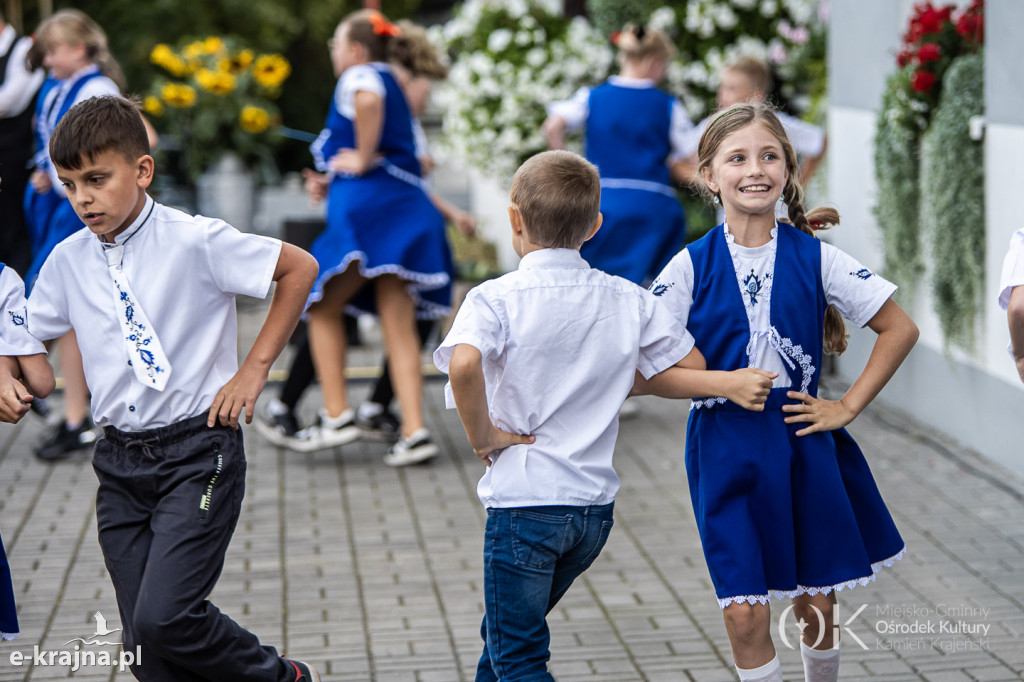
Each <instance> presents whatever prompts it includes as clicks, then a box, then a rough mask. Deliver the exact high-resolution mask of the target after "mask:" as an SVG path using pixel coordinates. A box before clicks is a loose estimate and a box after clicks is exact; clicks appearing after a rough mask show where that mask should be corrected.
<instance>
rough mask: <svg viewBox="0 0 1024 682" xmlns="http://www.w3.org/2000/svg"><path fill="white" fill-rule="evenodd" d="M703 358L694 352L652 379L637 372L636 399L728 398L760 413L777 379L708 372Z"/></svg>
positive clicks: (751, 372)
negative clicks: (642, 396) (646, 395)
mask: <svg viewBox="0 0 1024 682" xmlns="http://www.w3.org/2000/svg"><path fill="white" fill-rule="evenodd" d="M705 366H706V364H705V362H704V356H703V355H701V353H700V351H698V350H697V349H696V348H694V349H693V350H692V351H690V353H689V355H687V356H686V357H685V358H683V359H682V360H681V361H680V362H679V363H678V364H676V365H675V366H674V367H669V368H668V369H667V370H665V371H664V372H661V373H660V374H655V375H654V376H653V377H651V378H650V379H644V378H643V376H642V375H641V374H640V373H639V372H637V375H636V381H635V383H634V385H633V395H643V394H650V395H656V396H658V397H661V398H706V397H715V398H725V399H727V400H731V401H732V402H734V403H736V404H737V405H739V406H741V407H744V408H746V409H748V410H754V411H761V410H763V409H764V403H765V400H767V398H768V392H769V391H770V390H771V387H772V380H773V379H775V377H777V376H778V374H776V373H775V372H767V371H765V370H763V369H757V368H756V367H748V368H745V369H738V370H735V371H732V372H722V371H717V370H714V371H706V370H705V369H704V368H705Z"/></svg>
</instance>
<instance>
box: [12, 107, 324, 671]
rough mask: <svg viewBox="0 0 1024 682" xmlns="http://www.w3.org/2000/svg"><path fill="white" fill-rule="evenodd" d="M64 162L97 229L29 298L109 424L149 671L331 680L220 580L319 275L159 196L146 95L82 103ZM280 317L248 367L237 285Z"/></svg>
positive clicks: (133, 644)
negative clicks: (250, 463)
mask: <svg viewBox="0 0 1024 682" xmlns="http://www.w3.org/2000/svg"><path fill="white" fill-rule="evenodd" d="M50 157H51V159H52V160H53V163H54V165H55V166H56V168H57V172H58V176H59V178H60V181H61V182H62V183H63V186H64V189H65V190H66V191H67V196H68V200H69V201H70V202H71V204H72V206H73V207H74V209H75V213H76V214H77V215H78V217H79V218H80V219H81V220H82V222H84V223H85V225H86V227H85V229H82V230H80V231H78V232H76V233H75V234H73V235H72V236H70V237H68V238H67V239H65V240H64V241H63V242H61V243H60V244H59V245H58V246H57V247H56V248H55V249H54V250H53V252H52V253H51V255H50V256H49V258H48V259H47V261H46V263H44V265H43V267H42V269H41V271H40V274H39V278H38V280H37V281H36V285H35V287H34V289H33V291H32V296H31V297H30V298H29V302H28V329H29V331H30V333H31V334H32V335H34V336H35V337H37V338H39V339H41V340H46V339H52V338H57V337H59V336H62V335H63V334H65V333H67V332H68V331H70V330H72V329H73V330H75V331H76V332H77V335H78V342H79V346H80V348H81V350H82V359H83V365H84V368H85V375H86V380H87V383H88V385H89V387H90V388H91V389H92V413H93V415H94V416H95V418H96V421H97V423H98V424H100V425H102V426H104V427H105V431H104V438H102V439H100V440H99V441H97V443H96V448H95V452H94V455H93V468H94V469H95V471H96V476H97V478H98V479H99V489H98V491H97V495H96V516H97V521H98V530H99V541H100V547H101V548H102V550H103V556H104V559H105V561H106V566H107V570H108V572H109V573H110V577H111V581H112V582H113V584H114V590H115V592H116V595H117V603H118V609H119V610H120V614H121V625H122V627H123V633H122V642H123V646H124V649H125V650H126V651H132V652H133V653H137V655H136V660H135V664H134V665H133V666H132V673H133V674H134V675H135V676H136V677H137V678H138V679H140V680H152V681H158V682H165V681H166V682H180V681H181V680H228V679H260V680H276V681H279V682H285V681H288V682H292V681H293V680H294V681H301V682H314V681H315V682H318V681H319V680H320V677H319V675H318V674H317V672H316V670H315V669H313V668H312V667H311V666H309V665H307V664H305V663H301V662H299V661H293V660H290V659H285V658H281V657H280V656H278V655H277V652H276V651H275V650H274V649H273V647H269V646H262V645H261V644H260V642H259V640H258V639H257V638H256V636H255V635H254V634H252V633H250V632H248V631H247V630H245V629H243V628H242V627H241V626H239V625H238V624H237V623H235V622H234V621H233V620H231V619H230V618H228V617H227V616H226V615H225V614H222V613H221V612H220V611H219V610H218V609H217V607H216V606H214V605H213V604H212V603H210V602H209V601H208V600H207V599H206V597H207V595H208V594H209V593H210V591H211V590H212V589H213V587H214V584H215V583H216V580H217V577H218V576H219V574H220V571H221V568H222V567H223V565H224V555H225V553H226V551H227V548H228V544H229V542H230V540H231V535H232V533H233V532H234V528H235V524H236V523H237V521H238V516H239V512H240V510H241V502H242V496H243V491H244V486H245V455H244V452H243V449H242V434H241V431H240V430H238V418H239V416H240V414H241V412H242V410H243V409H244V410H245V418H246V422H247V423H249V422H251V421H252V415H253V407H254V405H255V403H256V399H257V397H258V396H259V394H260V391H261V390H262V389H263V386H264V384H265V383H266V380H267V373H268V371H269V369H270V365H271V363H272V362H273V361H274V359H275V358H276V357H277V355H278V354H279V353H280V352H281V350H282V348H283V347H284V344H285V342H286V340H287V339H288V336H289V335H290V334H291V332H292V330H293V329H294V327H295V324H296V322H297V321H298V318H299V315H300V314H301V312H302V309H303V306H304V304H305V300H306V296H307V295H308V293H309V290H310V288H311V286H312V284H313V280H314V279H315V277H316V272H317V266H316V262H315V261H314V260H313V258H312V257H311V256H310V255H309V254H307V253H306V252H304V251H302V250H301V249H299V248H297V247H294V246H291V245H289V244H282V243H281V242H280V241H278V240H276V239H269V238H266V237H260V236H256V235H247V234H242V233H240V232H238V231H237V230H235V229H234V228H232V227H231V226H229V225H227V224H225V223H224V222H222V221H220V220H216V219H208V218H202V217H192V216H189V215H186V214H184V213H181V212H180V211H176V210H174V209H171V208H168V207H166V206H162V205H160V204H157V203H155V202H154V201H153V200H152V199H151V198H150V197H149V196H148V195H147V194H146V188H147V187H148V186H149V185H150V183H151V182H152V180H153V175H154V165H153V157H152V156H150V155H149V141H148V139H147V136H146V130H145V127H144V126H143V123H142V118H141V116H140V114H139V109H138V105H137V104H135V103H132V102H129V101H126V100H123V99H120V98H115V97H98V98H92V99H89V100H86V101H84V102H81V103H79V104H77V105H75V106H74V107H73V108H72V109H71V110H70V111H69V112H68V113H67V114H66V115H65V116H64V118H63V119H62V120H61V122H60V123H59V125H58V126H57V128H56V130H55V131H54V133H53V136H52V137H51V139H50ZM272 281H274V282H277V287H276V289H275V290H274V296H273V299H272V300H271V304H270V309H269V311H268V312H267V317H266V320H265V321H264V323H263V327H262V329H261V330H260V333H259V335H258V336H257V338H256V341H255V342H254V343H253V347H252V349H251V350H250V352H249V354H248V355H247V356H246V358H245V360H244V362H242V365H241V367H239V366H238V365H237V355H236V345H237V344H236V314H235V296H237V295H248V296H255V297H259V298H263V297H265V296H266V294H267V292H268V290H269V288H270V284H271V282H272Z"/></svg>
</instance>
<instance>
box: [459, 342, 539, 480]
mask: <svg viewBox="0 0 1024 682" xmlns="http://www.w3.org/2000/svg"><path fill="white" fill-rule="evenodd" d="M448 378H449V380H450V381H451V384H452V394H453V395H454V396H455V406H456V407H457V408H458V410H459V419H461V420H462V426H463V427H464V428H465V429H466V436H467V437H468V438H469V445H470V446H471V447H472V448H473V454H474V455H476V456H477V457H479V458H480V460H481V461H482V462H484V463H485V464H487V465H490V464H491V461H492V460H491V457H492V456H493V455H497V454H498V453H499V452H500V451H502V450H504V449H505V448H507V447H509V446H512V445H523V444H529V443H532V442H533V441H534V437H533V436H524V435H519V434H515V433H508V432H506V431H502V430H501V429H499V428H498V427H497V426H495V425H494V424H493V423H491V417H490V415H489V414H488V413H487V393H486V391H485V386H484V371H483V365H482V358H481V355H480V351H479V350H477V349H476V348H474V347H473V346H470V345H469V344H464V343H460V344H458V345H457V346H455V349H454V350H453V351H452V357H451V361H450V362H449V363H448Z"/></svg>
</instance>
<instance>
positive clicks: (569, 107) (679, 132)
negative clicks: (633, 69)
mask: <svg viewBox="0 0 1024 682" xmlns="http://www.w3.org/2000/svg"><path fill="white" fill-rule="evenodd" d="M608 82H609V83H611V84H612V85H617V86H619V87H621V88H653V87H655V83H654V81H652V80H651V79H650V78H624V77H623V76H610V77H609V78H608ZM590 90H591V88H587V87H583V88H580V89H579V90H577V91H576V92H575V93H574V94H573V96H572V97H570V98H569V99H567V100H563V101H561V102H552V103H551V104H549V105H548V106H547V112H548V115H549V116H561V117H562V119H564V120H565V123H566V129H567V130H569V131H577V130H579V129H581V128H582V127H583V126H584V124H586V122H587V117H588V116H590ZM692 129H693V121H691V120H690V117H689V116H687V114H686V109H684V108H683V104H682V102H680V101H679V100H678V99H675V100H672V116H671V119H670V123H669V134H668V136H669V144H670V145H671V147H672V151H671V153H670V154H669V157H668V161H669V162H672V161H678V160H679V159H685V158H686V157H687V156H689V154H687V153H685V152H686V148H687V144H688V143H689V140H690V135H691V131H692ZM697 139H700V136H699V135H698V136H697Z"/></svg>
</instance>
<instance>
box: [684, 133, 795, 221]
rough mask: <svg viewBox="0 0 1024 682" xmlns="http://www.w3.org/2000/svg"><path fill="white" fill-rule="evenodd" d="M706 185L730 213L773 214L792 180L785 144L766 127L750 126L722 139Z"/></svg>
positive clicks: (707, 174) (710, 167) (707, 171)
mask: <svg viewBox="0 0 1024 682" xmlns="http://www.w3.org/2000/svg"><path fill="white" fill-rule="evenodd" d="M703 175H704V182H706V183H707V185H708V188H709V189H711V191H712V192H713V193H715V194H717V195H718V196H719V197H721V201H722V205H723V206H724V207H725V211H726V215H728V214H729V213H745V214H750V215H761V214H765V213H773V212H774V211H775V202H777V201H778V200H779V197H781V196H782V191H783V189H785V187H786V181H787V180H788V179H789V169H788V168H787V167H786V157H785V154H784V152H783V148H782V143H781V142H780V141H779V139H778V138H777V137H775V135H773V134H772V133H771V132H770V131H769V130H768V129H767V128H766V127H765V126H764V125H761V124H760V123H751V124H750V125H747V126H745V127H743V128H740V129H739V130H737V131H735V132H733V133H731V134H730V135H728V136H727V137H726V138H725V139H723V140H722V143H721V145H719V147H718V151H717V152H715V156H714V158H713V159H712V161H711V165H710V166H709V167H707V168H705V169H704V171H703Z"/></svg>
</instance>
